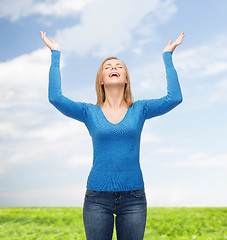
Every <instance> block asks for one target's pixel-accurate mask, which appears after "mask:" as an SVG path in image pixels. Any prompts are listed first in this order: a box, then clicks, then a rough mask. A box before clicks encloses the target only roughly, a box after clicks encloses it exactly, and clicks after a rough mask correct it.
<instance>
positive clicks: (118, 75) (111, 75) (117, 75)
mask: <svg viewBox="0 0 227 240" xmlns="http://www.w3.org/2000/svg"><path fill="white" fill-rule="evenodd" d="M109 77H120V74H119V73H118V72H112V73H111V74H110V75H109Z"/></svg>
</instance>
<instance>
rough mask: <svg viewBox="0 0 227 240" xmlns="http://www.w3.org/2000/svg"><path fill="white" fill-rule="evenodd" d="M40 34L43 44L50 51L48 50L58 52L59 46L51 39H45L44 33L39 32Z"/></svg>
mask: <svg viewBox="0 0 227 240" xmlns="http://www.w3.org/2000/svg"><path fill="white" fill-rule="evenodd" d="M40 34H41V36H42V39H43V41H44V43H45V44H46V45H47V47H48V48H49V49H50V50H58V51H60V47H59V45H58V44H57V43H56V42H55V41H54V39H53V38H51V39H49V38H48V37H46V32H44V33H43V32H42V31H40Z"/></svg>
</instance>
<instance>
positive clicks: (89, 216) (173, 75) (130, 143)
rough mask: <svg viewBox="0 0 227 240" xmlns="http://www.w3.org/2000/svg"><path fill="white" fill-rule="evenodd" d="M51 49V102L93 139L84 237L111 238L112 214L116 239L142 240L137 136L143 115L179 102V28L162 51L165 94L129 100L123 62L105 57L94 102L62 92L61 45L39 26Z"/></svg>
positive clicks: (91, 239)
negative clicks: (176, 56) (175, 53)
mask: <svg viewBox="0 0 227 240" xmlns="http://www.w3.org/2000/svg"><path fill="white" fill-rule="evenodd" d="M40 33H41V36H42V39H43V41H44V42H45V44H46V45H47V47H49V48H50V50H51V66H50V71H49V91H48V94H49V101H50V103H51V104H53V105H54V106H55V107H56V108H57V109H58V110H59V111H60V112H62V113H63V114H64V115H66V116H68V117H70V118H74V119H76V120H78V121H81V122H83V123H84V124H85V125H86V127H87V129H88V131H89V134H90V136H91V137H92V144H93V165H92V169H91V171H90V174H89V176H88V179H87V186H86V192H85V197H84V204H83V223H84V227H85V233H86V238H87V240H109V239H112V235H113V227H114V215H116V218H115V224H116V233H117V239H121V240H126V239H130V240H142V239H143V237H144V232H145V226H146V218H147V200H146V194H145V188H144V181H143V174H142V172H141V168H140V161H139V155H140V136H141V131H142V128H143V125H144V122H145V120H146V119H150V118H153V117H156V116H159V115H162V114H165V113H167V112H169V111H170V110H172V109H173V108H175V107H176V106H177V105H178V104H180V103H181V102H182V93H181V89H180V84H179V81H178V76H177V72H176V70H175V68H174V66H173V62H172V53H173V51H174V49H175V48H176V46H178V45H179V44H181V42H182V39H183V37H184V33H183V32H182V33H181V34H180V36H179V37H178V38H177V40H176V41H175V42H173V43H172V40H170V41H169V42H168V44H167V46H166V47H165V48H164V51H163V54H162V56H163V60H164V64H165V70H166V78H167V95H166V96H164V97H162V98H159V99H142V100H137V101H135V102H133V100H132V93H131V87H130V78H129V73H128V69H127V67H126V65H125V64H124V62H122V61H120V60H118V59H117V58H115V57H110V58H107V59H105V60H104V61H103V62H102V64H101V66H100V67H99V69H98V72H97V76H96V94H97V103H96V104H92V103H86V102H79V101H77V102H75V101H72V100H70V99H68V98H67V97H65V96H64V95H62V91H61V73H60V67H59V66H60V53H61V51H60V47H59V45H58V44H57V43H56V42H55V41H54V40H53V39H48V38H47V37H46V33H45V32H44V33H43V32H42V31H40Z"/></svg>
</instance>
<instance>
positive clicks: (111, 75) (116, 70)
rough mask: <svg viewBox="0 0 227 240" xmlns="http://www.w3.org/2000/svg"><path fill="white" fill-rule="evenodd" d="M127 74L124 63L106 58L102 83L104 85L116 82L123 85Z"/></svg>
mask: <svg viewBox="0 0 227 240" xmlns="http://www.w3.org/2000/svg"><path fill="white" fill-rule="evenodd" d="M126 77H127V74H126V71H125V67H124V64H123V63H122V62H121V61H119V60H118V59H110V60H107V61H106V62H105V63H104V65H103V72H102V83H104V84H105V85H109V84H113V83H115V84H116V83H117V84H120V85H125V83H126V82H127V78H126Z"/></svg>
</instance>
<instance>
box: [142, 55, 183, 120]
mask: <svg viewBox="0 0 227 240" xmlns="http://www.w3.org/2000/svg"><path fill="white" fill-rule="evenodd" d="M172 53H173V52H171V51H166V52H164V53H163V54H162V57H163V60H164V64H165V69H166V79H167V95H166V96H164V97H162V98H159V99H144V100H142V101H143V113H144V115H145V118H146V119H149V118H152V117H156V116H159V115H162V114H165V113H167V112H169V111H170V110H172V109H173V108H175V107H176V106H177V105H178V104H180V103H181V102H182V100H183V97H182V93H181V89H180V84H179V81H178V76H177V72H176V70H175V68H174V66H173V62H172Z"/></svg>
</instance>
